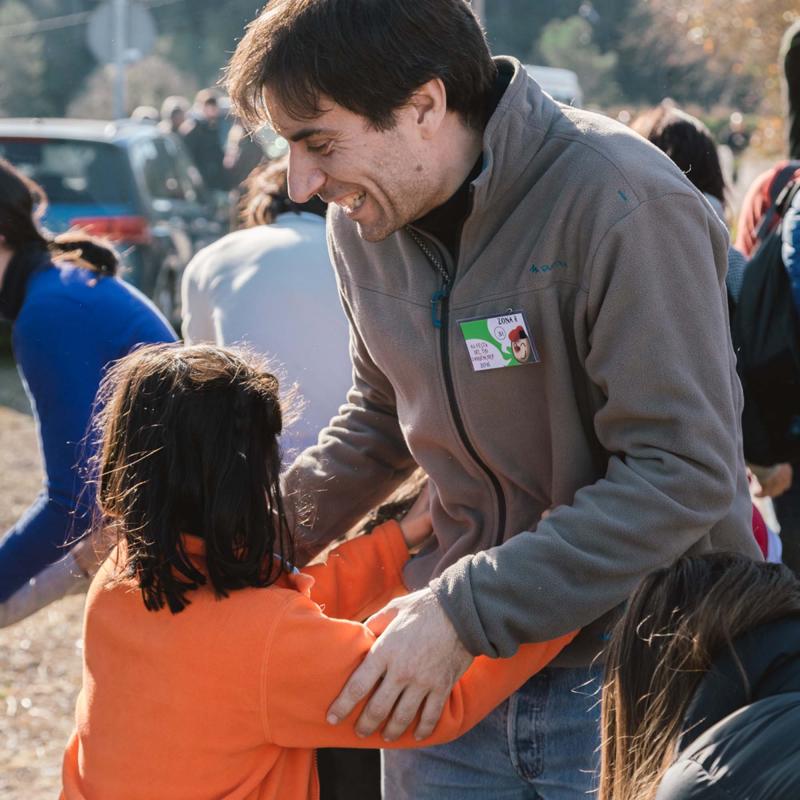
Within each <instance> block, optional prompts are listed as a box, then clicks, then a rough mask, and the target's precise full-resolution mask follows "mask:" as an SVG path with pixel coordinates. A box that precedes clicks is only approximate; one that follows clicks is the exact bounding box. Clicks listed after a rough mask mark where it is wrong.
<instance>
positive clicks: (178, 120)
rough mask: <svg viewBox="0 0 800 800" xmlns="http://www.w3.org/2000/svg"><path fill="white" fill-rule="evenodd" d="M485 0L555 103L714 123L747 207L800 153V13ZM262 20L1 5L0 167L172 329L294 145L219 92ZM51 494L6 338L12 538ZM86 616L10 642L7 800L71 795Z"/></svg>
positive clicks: (757, 1) (686, 0) (15, 632)
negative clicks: (197, 270) (787, 114)
mask: <svg viewBox="0 0 800 800" xmlns="http://www.w3.org/2000/svg"><path fill="white" fill-rule="evenodd" d="M474 5H475V8H476V10H477V12H478V13H479V15H480V16H481V19H482V20H483V23H484V25H485V28H486V30H487V32H488V37H489V40H490V43H491V46H492V49H493V51H494V52H495V53H497V54H501V53H502V54H510V55H513V56H516V57H517V58H519V59H520V60H521V61H522V62H523V63H525V64H526V65H530V67H529V68H530V71H531V73H532V74H533V75H534V76H535V77H537V79H539V80H540V81H541V82H542V84H543V86H544V88H545V89H546V90H548V91H549V92H551V94H553V95H554V96H556V97H557V98H558V99H561V100H564V101H566V102H575V103H576V104H580V105H583V106H584V107H587V108H590V109H595V110H598V111H600V112H602V113H605V114H608V115H610V116H612V117H615V118H617V119H619V120H620V121H621V122H624V123H628V122H630V121H631V120H632V119H633V118H635V117H636V116H637V114H638V113H639V111H641V110H642V109H644V108H648V107H651V106H653V105H656V104H658V103H660V102H661V101H662V100H663V99H664V98H672V100H674V101H675V102H676V103H678V104H680V105H681V106H682V107H683V108H685V109H686V110H687V111H689V112H690V113H692V114H694V115H695V116H697V117H700V118H701V119H702V120H703V121H704V122H705V123H706V124H707V125H708V127H709V128H710V130H711V131H712V133H713V134H714V136H715V138H716V140H717V142H718V143H719V144H720V145H721V154H722V155H723V162H724V164H725V166H726V171H727V174H728V178H729V181H730V183H731V185H732V195H733V198H732V203H731V206H732V210H733V211H736V210H738V207H737V200H739V201H740V199H741V195H742V193H743V190H744V188H746V187H747V185H748V184H749V183H750V182H751V181H752V180H753V178H755V176H756V175H757V174H758V173H759V172H761V171H762V170H763V169H765V168H767V167H768V166H770V165H771V164H772V163H774V162H775V160H777V159H779V158H780V157H782V156H783V155H784V153H785V142H784V134H783V116H782V115H783V100H782V97H781V92H782V86H781V79H780V78H781V75H780V68H779V61H778V50H779V43H780V39H781V36H782V34H783V32H784V31H785V30H786V28H787V27H788V26H789V25H790V24H791V23H792V22H794V21H795V20H797V19H800V8H798V5H797V2H796V0H734V2H730V0H727V1H725V2H723V0H594V2H588V1H584V2H581V1H580V0H475V2H474ZM262 6H263V3H257V2H253V0H224V2H220V0H137V1H136V2H134V1H133V0H103V2H101V1H100V0H0V155H1V156H3V157H5V158H8V159H9V160H10V161H12V162H13V163H14V164H15V165H17V166H18V167H19V168H20V169H22V170H23V171H24V172H26V173H27V174H29V175H31V177H33V178H34V179H36V180H37V181H39V182H40V183H41V184H42V185H43V186H44V188H45V189H46V191H47V192H48V194H49V196H50V200H51V207H50V209H49V210H48V215H47V217H46V218H45V223H46V224H47V225H48V227H50V228H51V229H53V230H54V231H56V232H57V231H59V230H66V229H68V228H70V227H74V226H81V227H85V228H88V229H90V230H91V231H93V232H97V233H101V234H104V235H106V236H109V237H111V238H112V239H114V240H115V242H117V244H118V245H119V246H120V249H121V250H122V251H123V254H124V256H125V260H126V263H127V271H126V273H125V276H126V278H128V279H129V280H131V281H132V282H133V283H135V284H137V285H138V286H139V287H140V288H142V289H143V290H144V291H145V292H146V293H147V294H148V295H150V296H151V297H153V298H154V299H155V301H156V302H157V303H158V305H159V306H160V307H161V308H162V309H163V310H164V311H165V313H166V314H167V315H168V316H169V317H170V318H171V319H172V320H173V321H174V322H177V321H178V320H179V319H180V292H179V286H180V278H181V273H182V270H183V268H184V267H185V266H186V264H187V263H188V261H189V260H190V259H191V257H192V255H193V254H194V253H196V252H197V250H198V249H200V248H201V247H203V246H204V245H206V244H208V243H210V242H212V241H214V240H215V239H217V238H219V237H220V236H222V235H223V234H224V233H225V232H227V231H228V230H229V229H230V228H231V227H232V226H233V225H234V224H235V222H234V220H233V215H232V213H231V209H233V208H235V205H236V202H237V198H238V192H239V185H240V183H241V181H242V179H243V178H244V177H245V176H246V175H247V173H248V172H249V171H250V169H252V167H253V166H255V165H256V164H257V163H259V162H260V161H264V160H269V159H272V158H275V157H277V156H278V155H280V154H281V152H282V151H283V149H284V148H285V143H284V142H282V141H281V140H279V139H276V138H275V137H274V136H272V135H270V134H269V132H260V133H259V134H257V135H254V136H252V137H251V136H249V135H248V134H247V132H245V131H244V130H243V129H242V128H241V126H239V125H238V123H237V121H236V120H235V119H234V118H233V117H232V116H231V114H230V109H229V105H228V103H227V98H225V96H224V94H223V93H222V92H221V91H220V90H219V89H218V88H217V87H218V82H219V80H220V77H221V70H222V68H223V67H224V65H225V63H226V61H227V59H228V58H229V56H230V54H231V53H232V51H233V49H234V47H235V45H236V42H237V40H238V38H239V37H240V36H241V35H242V31H243V29H244V27H245V26H246V24H247V23H248V22H249V21H250V20H251V19H252V18H253V17H254V16H255V15H256V14H257V13H258V12H259V10H260V8H261V7H262ZM204 90H205V91H204ZM208 90H210V91H208ZM209 98H213V102H212V101H210V100H209ZM212 106H213V108H212ZM198 131H199V133H198ZM212 166H213V167H214V168H213V169H212V168H211V167H212ZM0 334H2V331H0ZM3 335H4V334H3ZM3 352H5V356H3V355H2V353H3ZM40 481H41V465H40V460H39V455H38V448H37V437H36V432H35V429H34V423H33V419H32V417H31V414H30V408H29V406H28V404H27V401H26V399H25V395H24V393H23V392H22V390H21V386H20V383H19V379H18V377H17V375H16V372H15V370H14V367H13V362H12V361H11V359H10V355H9V351H8V341H7V338H5V339H4V338H2V335H0V530H5V529H6V528H7V526H8V525H10V524H11V523H12V522H13V521H14V520H15V519H16V518H17V517H18V516H19V514H20V513H22V511H23V510H24V508H25V507H26V505H27V504H28V503H29V502H30V501H31V500H32V499H33V497H34V496H35V494H36V491H37V489H38V487H39V485H40ZM82 602H83V598H82V597H79V596H72V597H67V598H65V599H64V600H61V601H59V602H58V603H55V604H53V605H52V606H50V607H48V608H46V609H44V610H42V611H41V612H39V613H38V614H36V615H35V616H33V617H30V618H28V619H26V620H24V621H22V622H20V623H17V624H16V625H13V626H11V627H9V628H5V629H2V630H0V797H2V798H4V800H23V799H24V800H38V798H50V797H54V796H56V795H57V793H58V789H59V785H60V760H61V754H62V752H63V746H64V743H65V741H66V738H67V736H68V734H69V731H70V728H71V719H72V709H73V708H74V699H75V694H76V693H77V689H78V686H79V682H80V655H81V651H80V648H81V630H80V624H81V612H82Z"/></svg>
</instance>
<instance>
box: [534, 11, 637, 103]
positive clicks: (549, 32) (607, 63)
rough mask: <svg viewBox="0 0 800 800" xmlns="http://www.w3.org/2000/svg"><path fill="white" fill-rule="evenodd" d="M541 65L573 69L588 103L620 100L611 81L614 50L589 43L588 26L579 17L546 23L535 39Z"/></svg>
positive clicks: (589, 29) (613, 66) (616, 86)
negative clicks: (541, 61)
mask: <svg viewBox="0 0 800 800" xmlns="http://www.w3.org/2000/svg"><path fill="white" fill-rule="evenodd" d="M537 49H538V52H539V53H541V55H542V59H543V61H544V63H545V64H548V65H549V66H552V67H563V68H564V69H571V70H573V71H574V72H575V73H576V74H577V76H578V80H579V81H580V84H581V87H582V88H583V91H584V94H585V96H586V99H587V100H588V102H589V103H590V104H598V105H601V106H603V105H612V104H613V103H617V102H619V101H620V99H621V93H620V89H619V86H618V85H617V83H616V81H615V80H614V71H615V69H616V66H617V56H616V54H615V53H611V52H609V53H601V52H600V50H599V49H598V48H597V45H595V44H594V43H593V42H592V26H591V24H590V23H589V22H588V21H587V20H586V19H584V18H583V17H580V16H575V17H568V18H567V19H565V20H563V21H562V20H553V21H552V22H548V23H547V25H546V26H545V28H544V30H543V31H542V35H541V37H540V38H539V41H538V47H537Z"/></svg>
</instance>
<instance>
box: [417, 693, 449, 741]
mask: <svg viewBox="0 0 800 800" xmlns="http://www.w3.org/2000/svg"><path fill="white" fill-rule="evenodd" d="M449 695H450V689H449V688H448V689H437V690H436V691H433V692H431V693H430V694H429V695H428V698H427V700H426V701H425V706H424V708H423V709H422V716H421V717H420V720H419V725H417V729H416V730H415V731H414V738H415V739H416V740H417V741H421V740H422V739H427V738H428V737H429V736H430V735H431V734H432V733H433V729H434V728H435V727H436V723H437V722H438V721H439V718H440V717H441V716H442V710H443V709H444V704H445V703H446V702H447V698H448V696H449Z"/></svg>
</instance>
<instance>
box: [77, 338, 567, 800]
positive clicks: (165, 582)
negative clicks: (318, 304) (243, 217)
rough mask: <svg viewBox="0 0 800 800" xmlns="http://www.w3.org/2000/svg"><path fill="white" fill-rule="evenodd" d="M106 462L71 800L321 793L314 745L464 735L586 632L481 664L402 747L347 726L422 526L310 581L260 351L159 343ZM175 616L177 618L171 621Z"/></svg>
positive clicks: (143, 358) (240, 799) (124, 373)
mask: <svg viewBox="0 0 800 800" xmlns="http://www.w3.org/2000/svg"><path fill="white" fill-rule="evenodd" d="M103 400H104V405H103V410H102V411H101V413H100V415H99V417H98V419H99V430H100V435H101V442H100V452H99V457H98V501H99V507H100V512H101V513H102V524H103V525H104V527H105V528H106V529H107V530H109V531H111V532H112V533H113V534H114V535H115V536H116V537H117V540H118V544H117V547H116V549H115V550H114V551H113V552H112V554H111V556H110V557H109V558H108V560H107V561H106V563H105V564H104V565H103V567H102V568H101V570H100V571H99V572H98V574H97V576H96V577H95V579H94V581H93V583H92V586H91V589H90V591H89V595H88V598H87V606H86V616H85V622H84V670H83V688H82V690H81V693H80V695H79V697H78V701H77V708H76V728H75V731H74V733H73V734H72V737H71V738H70V741H69V744H68V746H67V750H66V753H65V756H64V765H63V792H62V797H63V798H66V800H77V799H78V798H82V799H83V798H85V799H86V800H96V799H99V798H102V800H107V799H108V798H114V800H129V799H130V800H133V799H134V798H140V799H141V800H153V798H159V799H160V798H170V800H184V799H185V800H201V799H202V798H229V800H234V799H236V800H251V799H252V800H256V799H257V800H266V799H267V798H280V799H281V800H306V799H307V798H316V797H318V796H319V785H318V782H317V774H316V766H315V757H314V748H316V747H333V746H337V747H342V746H344V747H386V746H391V747H415V746H420V744H423V745H425V746H427V745H433V744H439V743H441V742H445V741H449V740H451V739H454V738H457V737H458V736H460V735H461V734H463V733H465V732H466V731H467V730H468V729H469V728H470V727H472V726H473V725H475V724H476V723H477V722H479V721H480V720H481V718H483V717H484V716H485V715H486V714H487V713H489V711H491V710H492V708H494V707H495V706H496V705H497V704H498V703H500V702H501V701H502V700H503V699H504V698H505V697H506V696H508V695H509V694H511V693H512V692H514V691H515V690H516V689H517V688H519V687H520V686H521V685H522V684H523V683H524V682H525V681H526V680H527V679H528V678H529V677H530V675H532V674H533V673H534V672H536V671H537V670H539V669H541V668H542V667H544V666H545V665H546V664H547V663H548V662H549V661H550V660H551V659H552V658H553V657H554V656H555V655H556V654H557V653H558V652H559V651H560V650H561V649H562V648H563V647H564V646H565V645H566V644H567V643H568V642H569V641H570V640H571V639H572V638H573V635H574V634H570V635H567V636H564V637H561V638H560V639H557V640H554V641H551V642H546V643H543V644H534V645H526V646H524V647H522V648H520V651H519V653H518V654H517V655H516V656H515V657H513V658H511V659H506V660H490V659H487V658H483V657H479V658H477V659H476V660H475V662H474V663H473V665H472V667H471V668H470V669H469V670H468V671H467V672H466V673H465V675H464V676H463V677H462V678H461V680H459V681H458V683H457V684H456V686H455V687H454V689H453V692H452V694H451V696H450V699H449V702H448V704H447V705H446V707H445V710H444V712H443V714H442V717H441V719H440V721H439V723H438V725H437V727H436V729H435V730H434V732H433V734H432V735H431V736H430V738H428V739H427V740H425V741H424V742H423V743H420V742H418V741H416V740H415V739H414V738H413V733H412V730H413V729H409V732H407V733H405V734H404V735H403V736H402V737H401V738H400V739H398V740H397V741H395V742H392V743H391V744H390V745H387V743H386V742H384V741H383V740H382V739H381V735H380V733H376V734H374V735H372V736H369V737H366V738H360V737H358V736H357V735H356V733H355V729H354V721H355V720H356V719H357V718H358V714H359V713H360V711H361V708H362V707H363V703H362V705H361V706H360V707H359V708H357V709H356V711H354V713H353V714H352V715H351V717H350V718H349V719H348V720H345V721H344V722H343V723H341V724H340V725H337V726H332V725H329V724H328V723H327V722H326V719H325V716H326V711H327V709H328V706H329V705H330V703H331V702H332V701H333V699H334V698H335V697H336V695H337V693H338V692H339V690H340V689H341V687H342V685H343V684H344V683H345V682H346V680H347V678H348V677H349V675H350V674H351V673H352V671H353V670H354V669H355V668H356V667H357V666H358V664H359V663H360V661H361V659H362V658H363V657H364V655H365V654H366V653H367V651H368V650H369V649H370V647H371V645H372V644H373V642H374V640H375V637H374V635H373V634H372V633H371V631H370V630H369V629H368V628H367V627H365V626H364V625H362V624H360V623H358V622H352V621H349V620H353V619H356V620H357V619H363V617H364V616H365V615H366V614H367V613H368V611H369V609H370V608H379V607H380V606H381V605H383V604H384V603H385V602H386V601H388V600H389V599H390V598H391V597H393V596H396V595H397V594H399V593H402V592H403V591H404V588H403V585H402V581H401V569H402V567H403V564H404V563H405V562H406V560H407V559H408V551H409V547H411V546H414V545H415V544H418V543H419V541H420V540H421V539H422V538H424V536H426V535H427V533H428V531H426V530H425V528H426V525H425V524H420V517H419V515H416V516H415V515H411V516H410V517H408V518H407V520H404V521H403V522H401V523H399V524H398V523H397V522H388V523H384V524H383V525H381V526H380V527H379V528H377V529H375V530H374V531H373V532H372V534H370V535H366V536H362V537H360V538H357V539H354V540H352V541H349V542H347V543H346V544H344V545H342V546H341V547H339V548H338V549H336V550H335V551H333V552H332V553H331V554H330V556H329V558H328V561H327V563H326V564H324V565H319V566H314V567H310V568H307V569H305V570H304V572H302V573H299V572H297V571H296V570H293V569H292V568H291V566H290V564H291V560H292V553H293V543H292V539H291V536H290V534H289V532H288V528H287V525H286V522H285V518H284V514H283V508H282V503H281V494H280V488H279V483H278V474H279V470H280V454H279V449H278V444H277V436H278V434H279V433H280V431H281V409H280V404H279V401H278V393H277V381H276V380H275V378H273V377H272V376H271V375H269V374H268V373H266V372H265V371H264V370H263V368H262V367H261V366H260V365H259V364H257V363H256V362H254V361H253V360H252V359H251V358H250V357H249V356H246V355H244V354H241V353H236V352H234V351H229V350H223V349H220V348H216V347H210V346H194V347H175V346H155V347H148V348H144V349H142V350H139V351H137V352H135V353H134V354H132V355H130V356H128V357H127V358H126V359H124V360H122V361H121V362H119V363H118V364H117V365H116V366H115V367H114V368H113V369H112V370H111V371H110V372H109V375H108V377H107V379H106V382H105V384H104V388H103ZM165 607H166V608H165Z"/></svg>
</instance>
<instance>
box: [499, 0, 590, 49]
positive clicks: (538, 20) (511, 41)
mask: <svg viewBox="0 0 800 800" xmlns="http://www.w3.org/2000/svg"><path fill="white" fill-rule="evenodd" d="M580 4H581V0H536V2H531V0H487V2H486V31H487V34H488V38H489V44H490V46H491V48H492V52H494V53H497V54H498V55H500V54H502V55H507V56H515V57H516V58H519V59H521V60H523V61H524V60H525V59H527V58H528V56H529V55H530V54H531V42H536V41H538V39H539V35H540V34H541V32H542V30H543V28H544V26H545V25H546V24H547V23H548V22H550V21H551V20H553V19H564V18H565V17H569V16H572V15H573V14H575V13H577V11H578V7H579V6H580ZM532 58H533V61H534V63H539V62H540V61H541V57H540V56H539V54H538V52H536V49H535V47H534V52H533V55H532Z"/></svg>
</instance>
